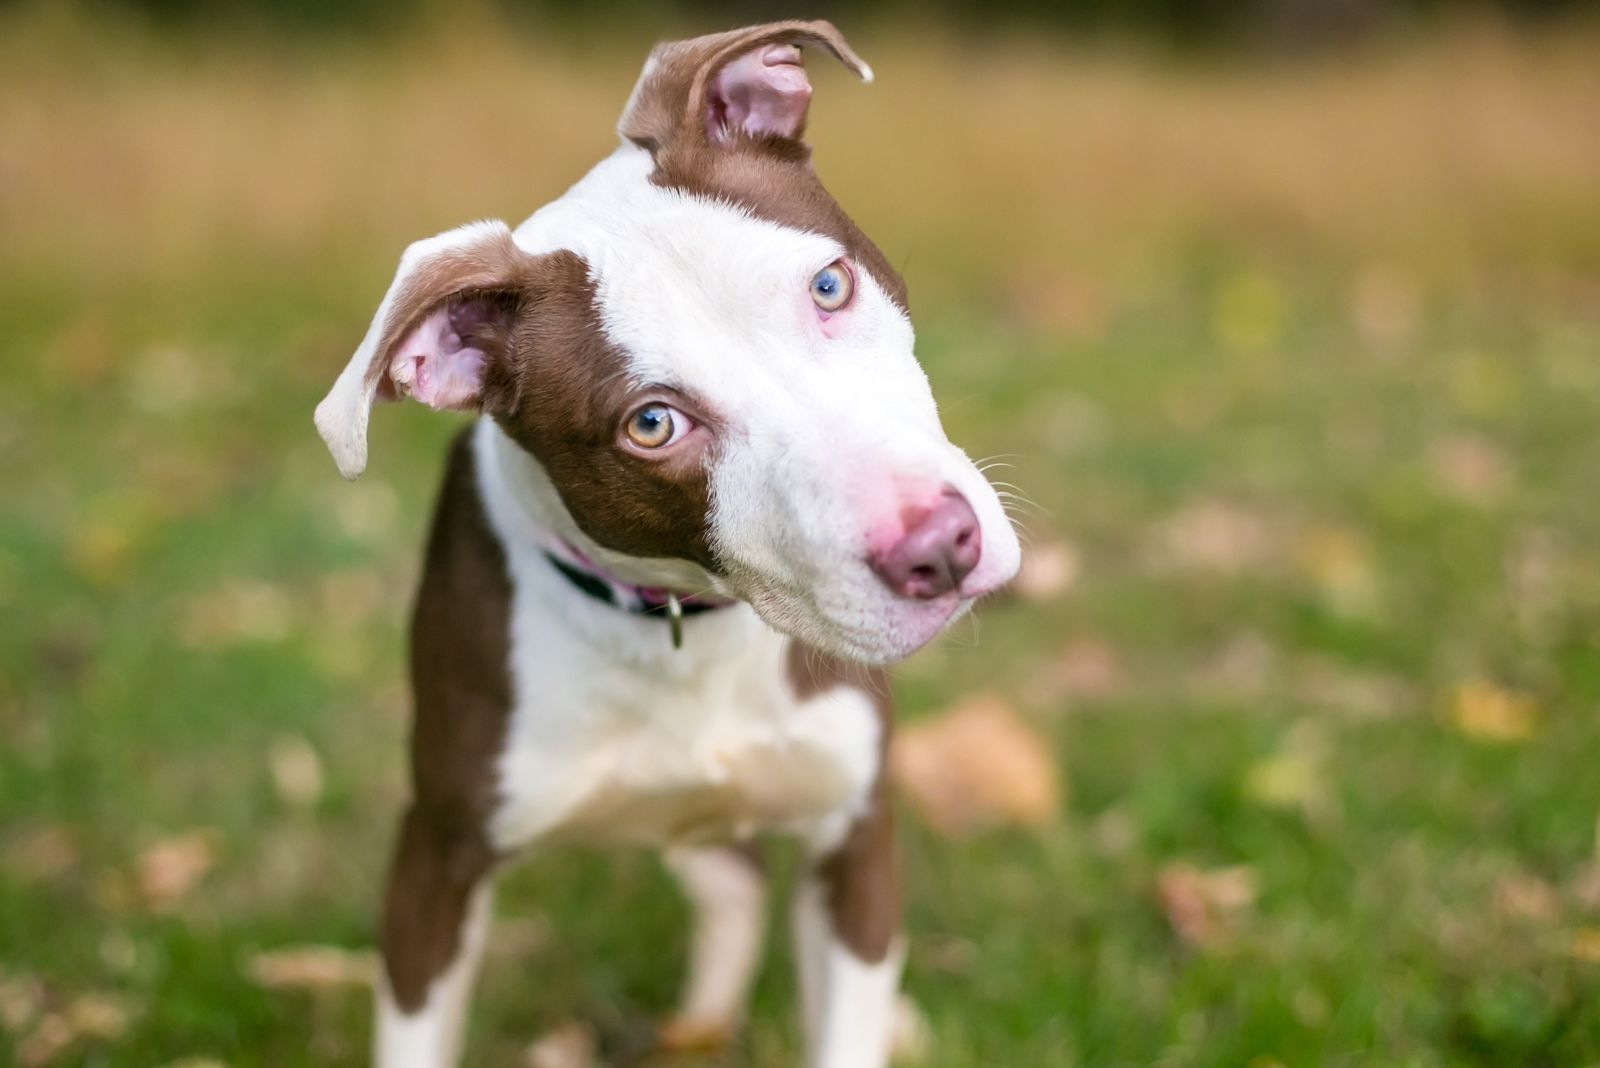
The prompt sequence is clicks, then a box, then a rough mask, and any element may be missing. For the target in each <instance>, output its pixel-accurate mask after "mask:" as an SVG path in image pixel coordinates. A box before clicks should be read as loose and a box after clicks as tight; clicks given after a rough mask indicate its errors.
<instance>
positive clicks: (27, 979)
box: [0, 971, 45, 1035]
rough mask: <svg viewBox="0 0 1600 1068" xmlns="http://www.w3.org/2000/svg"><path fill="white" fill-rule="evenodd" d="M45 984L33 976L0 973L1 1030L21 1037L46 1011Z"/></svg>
mask: <svg viewBox="0 0 1600 1068" xmlns="http://www.w3.org/2000/svg"><path fill="white" fill-rule="evenodd" d="M44 1001H45V989H44V983H42V982H40V981H39V980H38V979H37V978H36V977H34V976H32V975H25V974H21V973H16V972H6V971H0V1030H4V1031H6V1032H7V1033H8V1034H12V1035H20V1034H22V1033H23V1031H24V1030H25V1029H26V1028H27V1027H28V1025H29V1024H31V1023H33V1021H34V1020H36V1019H38V1017H39V1013H40V1012H42V1011H44Z"/></svg>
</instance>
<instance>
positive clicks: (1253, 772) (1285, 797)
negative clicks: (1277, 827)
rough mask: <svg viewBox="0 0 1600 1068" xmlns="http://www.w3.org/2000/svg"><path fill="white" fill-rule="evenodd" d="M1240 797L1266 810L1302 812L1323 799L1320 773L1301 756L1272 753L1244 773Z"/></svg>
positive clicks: (1309, 758)
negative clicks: (1244, 797) (1242, 790)
mask: <svg viewBox="0 0 1600 1068" xmlns="http://www.w3.org/2000/svg"><path fill="white" fill-rule="evenodd" d="M1244 794H1245V796H1246V797H1248V798H1249V799H1250V800H1252V801H1254V802H1256V803H1257V804H1260V805H1265V806H1267V807H1268V808H1305V807H1307V806H1309V805H1312V804H1314V803H1315V802H1316V801H1317V800H1318V799H1319V798H1321V797H1322V795H1323V784H1322V770H1321V768H1320V766H1319V764H1318V762H1317V761H1316V760H1315V759H1313V758H1312V757H1310V756H1309V755H1307V754H1305V753H1294V752H1286V753H1275V754H1273V755H1272V756H1269V757H1267V758H1265V759H1263V760H1258V761H1256V762H1255V763H1254V764H1252V765H1250V767H1249V768H1248V769H1247V770H1246V771H1245V776H1244Z"/></svg>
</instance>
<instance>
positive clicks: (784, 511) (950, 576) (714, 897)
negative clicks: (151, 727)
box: [316, 22, 1019, 1068]
mask: <svg viewBox="0 0 1600 1068" xmlns="http://www.w3.org/2000/svg"><path fill="white" fill-rule="evenodd" d="M801 45H810V46H816V47H820V48H822V49H824V50H825V51H827V52H829V53H831V54H833V55H834V56H835V57H837V58H838V59H839V60H841V61H842V62H843V63H844V64H845V65H846V66H847V67H849V68H850V69H851V70H853V71H854V72H855V73H856V74H858V75H859V76H860V77H861V78H862V80H864V81H869V80H871V77H872V74H871V71H870V70H869V69H868V67H867V65H866V64H865V63H863V62H862V61H861V60H860V59H859V58H858V57H857V56H856V54H855V53H854V52H853V51H852V50H851V49H850V47H849V45H847V44H846V43H845V41H844V39H843V38H842V37H841V36H840V35H839V33H838V32H837V31H836V30H835V29H834V28H833V27H832V26H831V25H829V24H828V23H826V22H784V23H775V24H771V25H765V26H757V27H752V28H750V29H745V30H738V31H735V32H731V33H724V34H717V35H714V36H708V37H699V38H695V39H693V40H689V41H681V42H676V43H672V44H666V45H662V46H660V47H658V48H656V49H655V50H654V51H653V52H652V53H651V55H650V58H649V60H648V61H647V62H646V64H645V68H644V72H643V74H642V75H641V77H640V79H639V82H638V85H637V86H636V87H635V89H634V91H633V95H632V97H631V98H630V99H629V101H628V104H627V107H626V109H625V110H624V112H623V115H622V119H621V122H620V123H619V126H618V130H619V133H620V134H621V145H620V147H619V148H618V149H617V150H616V152H614V153H613V154H612V155H611V156H610V157H609V158H607V159H605V160H604V161H603V162H601V163H600V164H599V165H598V166H596V167H595V168H594V169H593V170H592V171H590V172H589V174H588V175H587V176H586V177H585V178H583V180H581V181H580V182H579V183H578V184H577V185H575V186H573V187H572V189H570V190H569V191H568V192H567V193H566V194H565V195H564V196H562V197H561V198H560V199H559V200H556V201H555V202H554V203H551V204H549V205H547V206H546V207H544V208H543V209H541V210H540V211H538V212H537V213H535V214H534V215H533V217H532V218H530V219H528V220H527V221H526V222H524V223H523V224H522V225H521V226H520V227H518V228H517V229H516V230H515V231H512V230H511V229H509V228H508V227H507V226H506V225H505V224H504V223H502V222H498V221H496V222H480V223H474V224H472V225H469V226H463V227H461V228H460V229H456V230H451V231H449V232H447V233H443V234H440V235H438V236H436V237H432V238H428V239H427V240H423V241H418V242H417V243H415V244H413V245H412V246H411V247H410V248H408V249H407V250H406V252H405V254H404V256H402V257H401V260H400V267H399V271H398V273H397V274H396V275H395V279H394V282H393V284H392V285H391V286H390V288H389V291H388V293H387V294H386V295H385V297H384V298H383V302H382V304H381V305H380V306H379V308H378V311H377V314H376V316H375V317H374V318H373V321H372V326H371V328H370V329H369V330H368V332H367V335H366V338H365V339H364V340H363V341H362V343H361V345H360V347H359V348H358V349H357V350H356V353H355V356H354V357H353V358H352V359H351V361H350V364H349V366H348V367H346V368H345V370H344V372H343V373H342V374H341V375H340V376H339V379H338V381H337V382H336V383H335V384H334V386H333V388H332V390H331V391H330V392H329V394H328V396H327V398H326V399H325V400H324V401H323V402H322V403H321V405H319V406H318V408H317V413H316V423H317V429H318V430H319V431H320V432H321V434H322V436H323V438H324V439H325V440H326V441H327V443H328V447H329V448H330V449H331V450H332V452H333V456H334V459H335V460H336V461H337V462H338V465H339V470H340V471H341V472H342V473H343V474H344V475H345V477H347V478H354V477H356V476H357V475H359V474H360V473H361V471H362V469H363V468H364V467H365V466H366V453H367V446H366V430H367V420H368V416H369V413H370V411H371V407H372V404H373V401H374V400H375V399H377V398H379V397H385V398H388V397H404V396H410V397H414V398H415V399H417V400H419V401H422V402H423V403H425V404H428V405H430V406H432V407H434V408H449V409H458V410H466V411H472V412H478V413H481V414H482V416H483V418H480V419H479V420H478V421H477V422H476V424H475V425H474V426H472V427H471V428H470V429H469V430H468V431H467V432H465V433H464V434H462V436H461V437H460V438H459V439H458V440H457V442H456V444H455V447H454V449H453V450H452V452H451V456H450V461H449V468H448V471H447V473H446V475H445V480H444V487H443V490H442V493H441V495H440V499H439V504H438V510H437V513H436V515H435V518H434V522H433V532H432V535H431V537H430V540H429V544H428V550H427V561H426V565H425V569H424V572H423V576H422V586H421V590H420V592H419V593H418V596H417V604H416V612H415V616H414V619H413V624H412V649H411V655H412V685H413V688H414V693H415V702H416V721H415V733H414V735H413V739H412V753H411V756H412V786H413V790H414V797H413V800H412V802H411V806H410V808H409V809H408V811H407V812H406V814H405V817H404V820H403V822H402V824H401V828H400V837H399V843H398V846H397V847H396V852H395V857H394V863H393V869H392V872H391V874H390V877H389V886H388V893H387V899H386V903H385V906H384V916H383V929H382V948H383V960H384V969H383V978H382V980H381V982H380V983H379V987H380V990H379V1002H378V1021H377V1034H376V1042H375V1045H376V1060H377V1063H378V1064H379V1065H380V1066H382V1068H402V1066H426V1068H440V1066H445V1065H450V1064H453V1063H454V1062H455V1059H456V1056H457V1053H458V1049H459V1044H460V1035H461V1030H462V1022H463V1017H464V1015H465V1010H466V1002H467V998H468V992H469V988H470V986H471V983H472V975H473V971H474V967H475V964H476V960H477V957H478V955H479V952H480V951H481V949H482V947H483V944H484V941H485V939H486V937H487V931H488V926H489V913H490V884H491V880H492V877H493V875H494V873H495V871H496V868H497V867H498V866H499V865H500V864H501V862H502V861H504V860H506V859H507V858H510V857H512V856H514V855H516V854H518V853H520V852H523V851H525V850H527V849H528V848H529V847H534V846H544V845H553V844H556V843H560V842H565V841H584V842H601V843H618V844H644V845H649V846H653V847H657V848H660V849H663V850H664V851H665V852H666V856H667V860H668V865H669V867H670V868H671V869H672V870H673V871H674V872H675V873H676V874H677V875H678V876H679V877H680V878H681V881H682V883H683V886H684V888H685V890H686V891H687V894H688V896H689V898H690V899H691V901H692V902H693V905H694V906H695V909H696V928H695V932H694V937H693V942H692V947H691V951H690V973H689V976H688V981H687V989H686V991H685V994H684V996H683V1000H682V1003H681V1005H680V1006H679V1009H678V1011H677V1014H676V1016H674V1017H673V1018H672V1021H671V1023H670V1024H669V1025H668V1027H667V1028H666V1029H665V1032H664V1034H665V1038H666V1039H667V1040H668V1041H669V1042H676V1043H686V1042H694V1041H701V1040H715V1039H717V1038H720V1037H725V1036H727V1035H729V1034H730V1033H731V1032H732V1030H733V1029H734V1028H735V1027H736V1026H737V1025H738V1023H739V1022H740V1018H741V1016H742V1013H743V1002H744V998H745V994H746V991H747V988H748V986H749V983H750V980H751V977H752V974H753V972H754V970H755V966H756V963H757V958H758V955H759V941H760V933H761V930H762V928H763V919H762V906H763V896H764V895H763V886H762V882H761V877H760V873H759V870H758V869H757V867H756V866H755V865H753V864H752V863H751V862H750V861H749V859H748V857H747V851H745V850H742V849H740V848H739V847H740V844H741V843H745V842H747V841H749V840H750V839H752V838H753V837H755V836H757V835H763V834H774V833H775V834H786V835H793V836H797V837H798V838H799V839H800V840H801V841H802V842H803V844H804V847H805V849H806V850H807V856H808V857H809V858H810V863H809V866H808V867H807V869H806V872H807V873H806V876H805V877H804V879H803V885H802V886H801V887H800V890H799V893H798V896H797V900H796V904H795V917H794V929H795V932H796V938H797V940H798V944H797V957H798V959H799V962H800V973H801V976H800V978H801V989H802V999H803V1003H804V1015H805V1022H806V1034H807V1040H808V1048H809V1051H810V1052H809V1063H811V1064H813V1065H817V1066H821V1068H854V1066H861V1068H878V1066H881V1065H883V1064H884V1063H886V1061H887V1059H888V1055H889V1046H890V1031H891V1023H892V1018H893V1015H894V1005H895V998H896V988H897V985H898V982H899V970H900V961H901V957H902V947H901V940H900V935H899V917H898V910H899V896H898V895H899V891H898V881H897V876H896V872H895V862H894V856H893V846H892V841H891V837H892V836H891V830H890V816H889V811H888V807H887V804H888V801H887V797H886V794H885V790H884V789H883V786H882V779H881V772H882V767H883V755H884V752H885V747H886V743H887V739H888V731H889V719H888V708H887V703H888V690H887V686H886V681H885V679H884V678H883V677H882V674H881V670H880V669H879V668H878V667H876V666H874V665H882V664H886V663H889V662H892V661H894V660H897V659H899V658H901V657H904V656H905V655H907V654H908V653H910V652H912V651H913V650H915V649H916V648H918V647H919V646H921V645H923V644H924V643H926V642H927V641H928V640H929V639H931V638H932V637H933V636H934V635H936V634H937V633H938V632H939V631H940V630H941V629H942V628H943V627H944V626H945V625H946V624H948V623H949V622H950V621H951V620H952V619H954V618H956V617H957V616H958V615H960V614H961V613H962V612H963V611H965V610H966V609H967V608H968V607H969V606H970V605H971V603H972V602H973V600H974V599H976V598H978V597H981V596H983V595H984V594H986V593H988V592H990V591H992V590H994V589H995V588H996V587H998V586H1000V585H1001V584H1003V583H1004V582H1006V581H1007V580H1008V579H1010V577H1011V576H1012V574H1013V573H1014V572H1015V570H1016V568H1017V563H1018V557H1019V551H1018V546H1017V540H1016V537H1015V535H1014V534H1013V532H1012V528H1011V526H1010V524H1009V522H1008V520H1007V518H1006V515H1005V513H1004V511H1003V510H1002V508H1001V504H1000V501H999V499H998V497H997V495H996V494H995V492H994V490H993V489H991V487H990V486H989V484H988V482H986V481H985V479H984V477H983V476H982V475H981V474H980V473H979V471H978V469H977V468H976V467H975V466H974V465H973V463H972V462H971V461H970V460H968V459H967V457H966V455H965V454H964V453H962V452H961V451H960V450H959V449H957V448H956V447H955V446H953V445H951V444H950V442H949V441H948V440H947V439H946V437H945V435H944V431H943V430H942V428H941V427H940V424H939V417H938V414H937V411H936V410H935V407H934V402H933V397H932V395H931V394H930V392H929V389H928V383H927V379H926V377H925V376H924V375H923V373H922V370H921V368H920V367H919V366H918V364H917V361H916V358H915V356H914V355H913V352H912V347H913V346H912V331H911V322H910V319H909V318H908V317H907V312H906V292H905V284H904V282H903V281H902V280H901V279H900V277H899V275H897V274H896V273H895V271H894V269H893V268H891V267H890V266H889V264H888V262H887V261H886V260H885V259H884V256H883V254H882V253H881V252H879V251H878V249H877V248H876V247H875V246H874V245H873V244H872V243H871V242H870V241H868V240H867V238H866V237H865V236H863V235H862V233H861V231H860V230H858V229H857V228H856V227H855V225H854V224H853V223H852V222H851V221H850V220H849V219H848V218H847V217H846V216H845V214H844V213H843V212H842V211H841V210H840V209H839V206H838V205H837V204H836V203H835V202H834V200H833V198H832V197H830V196H829V195H828V193H827V192H826V191H825V190H824V189H823V187H822V184H821V183H820V182H819V181H818V180H817V176H816V174H815V173H814V172H813V170H812V168H811V164H810V161H809V150H808V149H807V147H806V145H805V144H804V143H803V142H802V141H801V139H800V138H801V133H802V131H803V128H804V126H805V120H806V110H807V105H808V102H809V99H810V95H811V86H810V84H809V83H808V82H807V79H806V74H805V70H804V68H803V67H802V66H801V59H800V46H801Z"/></svg>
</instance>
